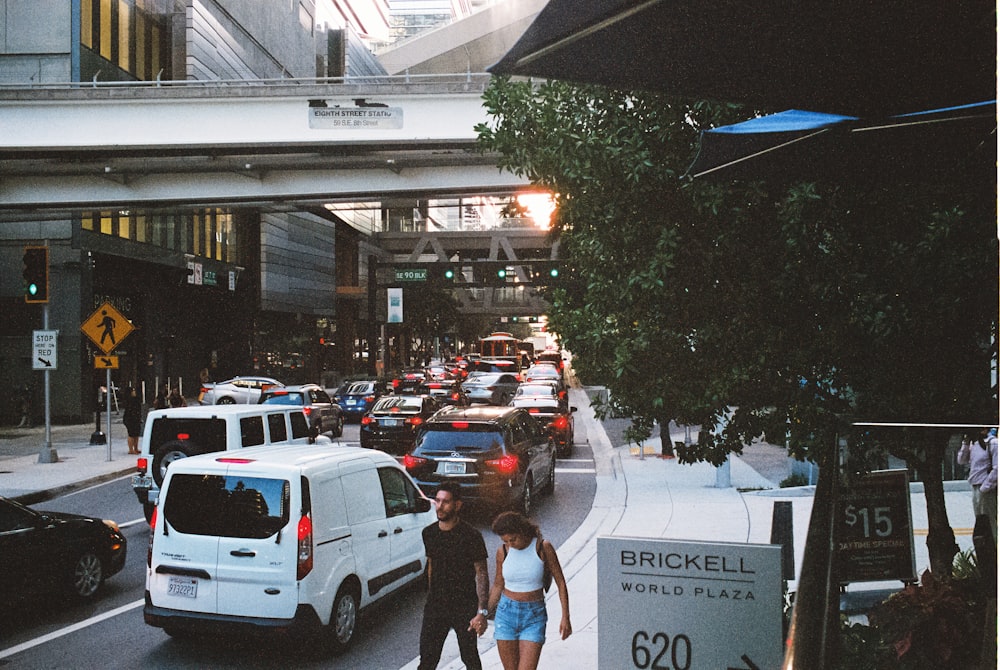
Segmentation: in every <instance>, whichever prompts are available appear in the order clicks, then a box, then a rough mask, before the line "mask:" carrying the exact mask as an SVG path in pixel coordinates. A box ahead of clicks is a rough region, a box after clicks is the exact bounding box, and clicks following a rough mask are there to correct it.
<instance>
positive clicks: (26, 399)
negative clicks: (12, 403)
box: [17, 384, 32, 428]
mask: <svg viewBox="0 0 1000 670" xmlns="http://www.w3.org/2000/svg"><path fill="white" fill-rule="evenodd" d="M31 395H32V393H31V387H30V386H28V385H27V384H25V385H24V387H23V388H22V389H21V423H19V424H18V425H17V427H18V428H31Z"/></svg>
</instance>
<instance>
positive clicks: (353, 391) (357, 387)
mask: <svg viewBox="0 0 1000 670" xmlns="http://www.w3.org/2000/svg"><path fill="white" fill-rule="evenodd" d="M371 390H372V385H371V384H370V383H368V382H361V383H358V384H352V385H351V387H350V388H349V389H347V394H348V395H364V394H366V393H371Z"/></svg>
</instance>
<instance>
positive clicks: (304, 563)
mask: <svg viewBox="0 0 1000 670" xmlns="http://www.w3.org/2000/svg"><path fill="white" fill-rule="evenodd" d="M298 536H299V555H298V562H297V569H296V571H295V578H296V579H304V578H305V576H306V575H308V574H309V573H310V572H312V569H313V524H312V519H310V518H309V515H303V516H302V518H301V519H299V529H298Z"/></svg>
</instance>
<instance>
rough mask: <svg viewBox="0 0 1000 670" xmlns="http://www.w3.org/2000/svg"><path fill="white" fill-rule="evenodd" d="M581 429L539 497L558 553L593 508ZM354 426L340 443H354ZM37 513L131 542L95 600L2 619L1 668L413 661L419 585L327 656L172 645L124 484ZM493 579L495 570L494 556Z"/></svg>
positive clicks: (490, 540)
mask: <svg viewBox="0 0 1000 670" xmlns="http://www.w3.org/2000/svg"><path fill="white" fill-rule="evenodd" d="M582 434H583V431H582V430H581V429H580V426H577V439H576V445H575V447H574V450H573V454H572V456H571V457H570V458H568V459H562V460H560V461H559V462H558V463H557V470H556V491H555V494H554V495H553V496H547V497H542V498H540V499H537V500H536V505H535V510H534V512H533V517H534V518H535V520H536V521H537V522H538V523H539V524H540V525H541V527H542V531H543V533H544V534H545V537H546V538H547V539H548V540H550V541H551V542H552V543H553V544H555V545H556V546H557V547H558V546H559V545H560V544H562V543H563V542H564V541H565V540H566V539H567V538H568V537H569V536H570V535H572V533H573V532H574V531H575V530H576V529H577V527H579V525H580V524H581V523H582V521H583V519H584V518H585V517H586V516H587V514H588V512H589V511H590V508H591V506H592V504H593V500H594V493H595V490H596V482H595V476H594V467H593V458H592V453H591V450H590V447H589V446H588V445H587V444H586V441H585V440H584V439H583V438H582ZM357 440H358V426H357V424H351V425H348V426H346V427H345V431H344V437H343V438H342V441H343V442H345V443H347V444H355V445H356V444H357ZM37 508H38V509H48V510H55V511H66V512H77V513H83V514H88V515H93V516H100V517H103V518H109V519H115V520H116V521H118V522H119V523H120V525H121V527H122V530H123V532H124V533H125V536H126V537H127V538H128V542H129V545H128V557H127V561H126V564H125V568H124V569H123V570H122V572H120V573H119V574H117V575H115V576H114V577H112V578H111V579H109V580H108V581H107V582H106V584H105V586H104V590H103V592H102V593H101V594H100V595H99V596H98V598H97V599H96V601H95V602H93V603H88V604H78V603H72V602H69V603H67V602H65V601H48V602H39V603H32V604H30V605H27V606H26V605H18V606H17V607H16V609H15V610H14V611H3V610H0V612H2V614H0V619H2V620H3V621H4V624H3V626H2V627H0V666H4V665H10V666H11V667H17V668H24V669H35V668H38V669H41V668H67V667H72V668H102V669H106V670H110V669H113V668H129V669H131V668H137V667H143V668H153V669H155V668H172V669H173V668H199V669H200V668H205V667H212V668H233V669H239V670H247V669H249V668H273V667H279V666H280V667H295V668H321V667H324V668H325V667H329V666H330V665H331V664H332V665H335V666H337V667H342V668H366V669H372V670H379V669H385V670H397V669H398V668H400V667H402V666H404V665H406V664H407V663H409V662H410V661H411V660H412V659H413V658H414V657H416V656H417V646H418V644H417V642H418V638H419V632H420V619H421V611H422V608H423V602H424V594H423V591H421V590H420V589H419V588H410V589H407V590H405V592H404V593H401V594H398V595H397V596H393V597H390V598H388V599H386V601H385V602H383V603H380V604H377V605H375V606H374V607H373V608H372V609H371V610H369V611H366V612H365V613H364V614H363V617H362V631H361V633H360V635H359V637H358V639H357V640H356V642H355V644H354V646H353V647H352V648H351V649H350V650H349V651H348V652H347V653H345V654H344V655H342V656H340V657H337V658H334V659H331V658H330V657H324V656H321V655H318V654H316V653H314V652H313V650H311V649H309V648H308V647H304V646H303V645H302V644H301V643H298V642H295V641H292V640H289V639H286V638H281V637H277V636H270V637H264V638H261V637H255V638H253V639H229V640H226V639H201V640H187V641H183V642H182V641H177V640H173V639H171V638H170V637H168V636H167V635H166V634H165V633H164V632H163V631H162V630H160V629H158V628H153V627H150V626H147V625H146V624H145V623H144V622H143V619H142V604H143V602H142V601H143V592H144V587H145V569H146V565H145V561H146V547H147V543H148V537H149V527H148V526H147V525H146V522H145V520H144V519H143V517H142V510H141V508H140V507H139V504H138V503H137V502H136V499H135V496H134V495H133V493H132V489H131V487H130V485H129V480H128V478H123V479H119V480H115V481H112V482H108V483H106V484H101V485H99V486H95V487H92V488H89V489H85V490H82V491H77V492H75V493H72V494H70V495H66V496H63V497H60V498H56V499H54V500H50V501H48V502H46V503H44V504H42V505H38V506H37ZM466 518H467V519H468V520H469V521H470V522H471V523H473V524H474V525H475V526H476V527H477V528H479V529H480V530H481V531H482V532H483V536H484V537H485V539H486V546H487V549H488V550H489V551H490V555H491V557H492V552H493V550H494V549H495V548H496V547H497V546H498V545H499V540H498V539H497V537H496V536H495V535H493V533H492V531H490V529H489V522H490V517H489V516H488V514H487V513H475V512H474V511H473V512H472V513H470V514H467V515H466ZM490 573H491V577H492V573H493V565H492V559H491V560H490Z"/></svg>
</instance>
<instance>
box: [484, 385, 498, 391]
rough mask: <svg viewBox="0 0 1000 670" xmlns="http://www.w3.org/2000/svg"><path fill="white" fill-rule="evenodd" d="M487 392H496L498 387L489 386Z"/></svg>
mask: <svg viewBox="0 0 1000 670" xmlns="http://www.w3.org/2000/svg"><path fill="white" fill-rule="evenodd" d="M486 390H487V391H496V390H497V387H496V386H487V387H486Z"/></svg>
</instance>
